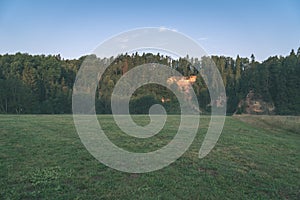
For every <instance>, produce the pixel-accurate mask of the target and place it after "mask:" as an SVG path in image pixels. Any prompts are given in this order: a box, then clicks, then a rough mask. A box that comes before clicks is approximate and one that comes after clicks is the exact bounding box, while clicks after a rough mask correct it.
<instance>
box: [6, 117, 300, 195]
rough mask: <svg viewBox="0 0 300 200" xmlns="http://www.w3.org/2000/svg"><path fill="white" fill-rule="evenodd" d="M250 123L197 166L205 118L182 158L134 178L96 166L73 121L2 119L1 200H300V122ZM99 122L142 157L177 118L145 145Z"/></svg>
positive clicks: (232, 131)
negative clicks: (299, 126)
mask: <svg viewBox="0 0 300 200" xmlns="http://www.w3.org/2000/svg"><path fill="white" fill-rule="evenodd" d="M247 117H248V118H249V116H244V117H243V116H239V117H227V118H226V123H225V127H224V129H223V133H222V135H221V137H220V140H219V142H218V144H217V145H216V147H215V148H214V149H213V151H212V152H211V153H210V154H209V155H208V156H207V157H205V158H204V159H198V151H199V148H200V146H201V142H202V140H203V137H204V134H205V132H206V130H207V126H208V122H209V118H208V117H201V122H200V128H199V131H198V134H197V136H196V139H195V140H194V142H193V144H192V145H191V147H190V148H189V150H188V151H187V152H186V153H185V154H184V155H183V156H182V157H181V158H179V159H178V160H177V161H176V162H174V163H172V164H171V165H170V166H168V167H166V168H163V169H161V170H159V171H155V172H150V173H145V174H130V173H124V172H119V171H116V170H114V169H111V168H109V167H106V166H105V165H103V164H101V163H100V162H99V161H97V160H96V159H94V158H93V157H92V156H91V155H90V154H89V153H88V151H87V150H86V149H85V147H84V146H83V144H82V143H81V141H80V139H79V136H78V135H77V133H76V130H75V128H74V125H73V119H72V116H71V115H19V116H17V115H0V179H1V182H0V199H299V198H300V182H299V180H300V159H299V158H300V155H299V152H300V140H299V139H300V133H299V131H298V130H299V129H294V128H293V129H289V128H287V127H289V126H293V124H295V123H297V122H295V121H293V120H294V119H292V120H289V121H288V122H285V124H288V125H287V126H278V121H276V120H275V121H274V122H272V121H273V120H269V118H268V117H266V116H251V117H253V118H254V120H253V119H252V120H249V119H248V118H247ZM134 120H135V121H136V122H138V123H141V124H146V123H147V120H148V118H147V117H146V116H134ZM255 120H256V121H260V122H264V121H265V122H266V123H265V124H267V125H265V126H264V125H262V124H260V125H255V123H253V121H255ZM284 120H286V119H284ZM287 120H288V119H287ZM297 120H299V117H298V118H297V119H296V121H297ZM99 121H100V123H101V125H102V127H103V129H104V130H105V131H106V132H107V133H108V132H109V134H108V137H109V138H110V139H111V140H112V141H113V142H114V143H115V144H117V145H119V146H121V147H122V148H124V149H127V150H131V151H138V152H147V151H152V150H154V149H157V148H160V147H162V146H164V145H165V144H167V143H168V142H169V141H170V140H171V139H172V137H173V136H174V135H175V132H176V130H177V126H178V116H169V118H168V121H167V124H166V126H165V128H164V129H163V130H162V132H161V133H159V134H158V135H156V136H155V137H153V138H151V139H150V138H148V139H143V140H142V139H134V138H130V137H128V136H126V135H125V134H124V133H122V132H121V131H120V129H119V128H118V127H117V126H116V125H115V123H114V122H113V118H112V116H109V115H105V116H99ZM272 123H275V124H277V125H275V124H274V125H272ZM270 124H271V125H270ZM290 124H292V125H290ZM295 126H297V125H295Z"/></svg>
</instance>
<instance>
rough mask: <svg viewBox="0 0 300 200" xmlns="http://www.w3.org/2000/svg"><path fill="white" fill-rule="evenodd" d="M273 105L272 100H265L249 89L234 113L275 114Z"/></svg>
mask: <svg viewBox="0 0 300 200" xmlns="http://www.w3.org/2000/svg"><path fill="white" fill-rule="evenodd" d="M274 111H275V106H274V104H273V103H272V102H266V101H264V100H263V99H262V97H261V95H257V94H255V93H254V92H253V90H250V91H249V93H248V94H247V96H246V98H245V99H243V100H241V101H240V102H239V105H238V109H237V111H236V112H235V114H261V115H272V114H275V112H274Z"/></svg>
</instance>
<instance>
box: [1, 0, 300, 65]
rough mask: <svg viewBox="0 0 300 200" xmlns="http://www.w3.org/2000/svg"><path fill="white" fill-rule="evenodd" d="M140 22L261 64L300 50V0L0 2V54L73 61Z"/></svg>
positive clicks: (214, 51)
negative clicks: (252, 57) (40, 55)
mask: <svg viewBox="0 0 300 200" xmlns="http://www.w3.org/2000/svg"><path fill="white" fill-rule="evenodd" d="M139 27H166V28H170V29H175V30H177V31H179V32H181V33H184V34H186V35H188V36H190V37H191V38H193V39H194V40H196V41H197V42H198V43H199V44H200V45H201V46H202V47H203V48H204V49H205V50H206V52H207V53H209V54H213V55H226V56H232V57H236V55H237V54H239V55H241V56H243V57H250V55H251V53H254V54H255V56H256V59H257V60H260V61H261V60H264V59H266V58H267V57H269V56H272V55H287V54H289V52H290V50H291V49H292V48H293V49H295V50H297V48H298V47H300V1H299V0H281V1H279V0H265V1H263V0H252V1H247V0H245V1H242V0H240V1H234V0H228V1H225V0H211V1H209V0H207V1H201V0H198V1H188V0H187V1H174V0H173V1H162V0H160V1H156V0H155V1H141V0H139V1H135V0H134V1H115V0H110V1H83V0H77V1H63V0H61V1H57V0H52V1H39V0H27V1H22V0H19V1H17V0H0V54H5V53H15V52H24V53H25V52H27V53H30V54H46V55H47V54H61V55H62V57H64V58H78V57H80V56H82V55H85V54H88V53H91V52H92V51H93V50H94V49H95V48H96V47H97V46H98V45H99V44H100V43H101V42H103V41H104V40H106V39H107V38H110V37H111V36H113V35H116V34H118V33H120V32H123V31H126V30H130V29H134V28H139Z"/></svg>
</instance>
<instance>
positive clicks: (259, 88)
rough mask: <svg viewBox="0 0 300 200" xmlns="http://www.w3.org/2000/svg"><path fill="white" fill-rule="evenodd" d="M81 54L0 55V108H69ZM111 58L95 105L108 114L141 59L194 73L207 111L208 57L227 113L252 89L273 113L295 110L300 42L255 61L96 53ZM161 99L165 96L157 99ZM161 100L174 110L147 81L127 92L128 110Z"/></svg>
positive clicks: (169, 96)
mask: <svg viewBox="0 0 300 200" xmlns="http://www.w3.org/2000/svg"><path fill="white" fill-rule="evenodd" d="M85 58H86V56H82V57H80V58H79V59H63V58H61V56H60V55H48V56H45V55H29V54H26V53H16V54H14V55H9V54H5V55H0V113H11V114H26V113H33V114H70V113H72V90H73V84H74V81H75V78H76V74H77V73H78V70H79V69H80V66H81V64H82V63H83V61H84V60H85ZM97 59H99V60H101V61H102V62H109V63H111V64H110V66H109V67H108V68H107V70H106V71H105V73H104V74H103V76H102V77H101V80H100V81H99V84H98V88H97V91H96V99H95V103H96V104H95V105H96V111H97V113H99V114H109V113H111V109H110V97H111V93H112V91H113V88H114V86H115V84H116V83H117V82H118V80H119V79H120V78H121V76H122V75H123V74H125V73H126V72H127V71H129V70H130V69H132V68H134V67H135V66H138V65H141V64H146V63H160V64H164V65H167V66H169V67H172V68H174V69H176V70H177V71H178V72H180V73H181V74H182V75H183V76H186V77H190V76H196V77H197V79H196V82H195V83H193V89H194V91H195V94H196V96H197V98H198V102H199V106H200V108H201V110H202V111H203V112H204V113H205V112H210V107H211V103H212V102H210V96H209V91H208V89H207V86H206V84H205V82H204V80H203V78H202V77H201V75H200V73H199V71H198V70H199V69H201V67H203V66H204V65H205V63H206V62H208V61H207V60H208V59H212V60H213V61H214V63H215V64H216V66H217V68H218V70H219V71H220V74H221V76H222V79H223V83H224V86H225V89H226V95H227V113H228V114H233V113H244V112H245V108H243V106H240V102H241V101H242V100H243V99H245V98H246V96H247V94H248V93H249V92H250V91H252V92H254V94H255V96H256V97H257V98H260V99H262V100H263V101H265V102H269V103H271V104H273V105H274V107H275V110H274V114H280V115H299V114H300V48H299V49H298V50H297V52H296V53H295V52H294V50H292V51H291V53H290V54H289V55H288V56H286V57H283V56H272V57H269V58H268V59H267V60H265V61H263V62H257V61H256V60H255V57H254V55H251V57H250V58H242V57H240V56H237V57H236V58H231V57H225V56H211V57H210V58H208V57H203V58H200V59H199V58H189V57H188V56H186V57H185V58H178V59H172V58H171V57H169V56H165V55H160V54H159V53H158V54H152V53H143V54H138V53H135V54H131V55H129V54H124V55H120V56H118V57H117V58H113V57H111V58H102V59H101V58H97ZM162 99H164V101H162ZM156 103H158V104H162V105H163V106H164V107H165V109H166V110H167V112H168V113H174V114H176V113H179V112H180V109H179V103H178V101H177V99H176V97H175V95H174V94H173V93H172V92H171V91H170V90H168V89H167V88H165V87H163V86H161V85H156V84H148V85H145V86H142V87H140V88H139V89H137V90H136V91H135V92H134V94H133V95H132V97H131V101H130V112H131V113H133V114H143V113H147V112H148V109H149V108H150V107H151V105H153V104H156Z"/></svg>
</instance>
